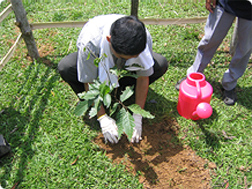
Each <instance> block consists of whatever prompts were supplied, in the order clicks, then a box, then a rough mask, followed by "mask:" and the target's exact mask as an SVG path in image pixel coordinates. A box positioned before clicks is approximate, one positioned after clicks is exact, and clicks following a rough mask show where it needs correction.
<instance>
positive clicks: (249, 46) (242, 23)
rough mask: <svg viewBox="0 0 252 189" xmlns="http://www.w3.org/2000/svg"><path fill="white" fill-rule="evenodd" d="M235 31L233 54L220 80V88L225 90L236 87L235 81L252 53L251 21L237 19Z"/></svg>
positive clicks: (243, 70)
mask: <svg viewBox="0 0 252 189" xmlns="http://www.w3.org/2000/svg"><path fill="white" fill-rule="evenodd" d="M237 29H238V30H237V35H238V40H237V46H236V49H235V54H234V56H233V58H232V60H231V62H230V64H229V68H228V70H227V71H226V72H225V73H224V75H223V78H222V86H223V88H224V89H225V90H232V89H234V88H235V87H236V85H237V80H238V78H240V77H241V76H242V75H243V74H244V72H245V70H246V68H247V64H248V61H249V58H250V55H251V53H252V21H249V20H245V19H241V18H238V28H237Z"/></svg>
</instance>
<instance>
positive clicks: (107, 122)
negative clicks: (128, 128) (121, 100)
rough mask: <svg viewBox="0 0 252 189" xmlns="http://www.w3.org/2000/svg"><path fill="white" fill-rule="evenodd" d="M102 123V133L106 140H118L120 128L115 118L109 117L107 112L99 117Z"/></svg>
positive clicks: (114, 141)
mask: <svg viewBox="0 0 252 189" xmlns="http://www.w3.org/2000/svg"><path fill="white" fill-rule="evenodd" d="M97 120H98V121H99V123H100V127H101V130H102V134H103V136H104V138H105V142H107V141H109V142H111V143H117V142H118V131H117V130H118V128H117V125H116V122H115V120H114V119H112V118H111V117H109V116H108V115H107V114H104V115H102V116H100V117H99V118H98V119H97Z"/></svg>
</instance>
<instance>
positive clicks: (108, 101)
mask: <svg viewBox="0 0 252 189" xmlns="http://www.w3.org/2000/svg"><path fill="white" fill-rule="evenodd" d="M103 103H104V105H105V106H106V108H108V107H109V106H110V104H111V96H110V94H106V95H105V96H104V97H103Z"/></svg>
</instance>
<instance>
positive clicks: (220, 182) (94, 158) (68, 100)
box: [0, 1, 252, 188]
mask: <svg viewBox="0 0 252 189" xmlns="http://www.w3.org/2000/svg"><path fill="white" fill-rule="evenodd" d="M50 2H51V1H50ZM50 2H47V3H45V2H44V3H41V2H40V3H29V2H28V1H27V2H26V1H24V7H25V8H26V11H27V17H28V19H29V21H30V22H56V21H82V20H87V19H88V18H91V17H93V16H96V15H99V14H107V13H121V14H130V1H106V2H105V1H102V3H94V2H88V3H78V2H76V1H72V2H68V3H59V2H54V3H50ZM7 4H8V3H7V2H3V3H2V4H0V11H2V10H3V9H4V8H5V7H6V6H7ZM139 6H140V7H139V18H184V17H199V16H207V14H208V13H207V11H206V10H205V8H204V1H200V2H199V3H193V2H191V1H190V3H185V2H184V3H183V1H182V2H176V3H168V2H167V3H164V2H162V1H155V2H152V3H150V2H149V1H148V2H147V1H146V2H140V4H139ZM14 21H15V16H14V13H12V14H10V15H9V16H8V17H7V19H6V20H4V21H3V22H2V23H1V24H0V29H1V30H0V34H1V36H2V38H3V39H2V40H1V46H0V58H1V59H2V57H3V56H4V55H5V54H6V53H7V52H8V50H9V48H10V47H11V45H12V44H13V41H14V40H15V39H16V36H17V31H19V30H18V28H16V27H15V26H14ZM146 27H147V28H148V29H149V31H150V33H151V34H152V36H153V49H154V51H155V52H157V53H161V54H163V55H164V56H165V57H166V58H167V59H168V61H169V62H170V65H169V69H168V71H167V73H166V74H165V75H164V77H163V79H159V80H158V81H157V82H156V83H154V84H152V85H151V86H150V91H149V95H148V99H147V101H150V100H153V99H154V100H156V101H157V104H151V103H147V104H146V110H148V111H150V112H152V113H155V115H156V119H155V120H154V122H159V121H161V120H162V118H163V117H164V116H167V117H174V118H176V119H177V121H178V123H179V125H180V126H181V129H180V134H179V137H180V138H182V137H183V136H184V135H186V137H185V139H184V140H183V141H182V140H181V142H183V143H185V144H188V145H189V146H190V147H192V148H193V149H194V150H195V151H196V152H197V154H198V155H200V156H201V157H203V158H206V159H208V160H209V161H212V162H215V163H216V165H217V169H216V171H215V174H213V175H212V187H213V188H225V184H224V183H225V182H226V181H228V182H229V186H230V188H244V187H245V185H244V179H245V178H246V180H247V184H248V185H251V184H252V174H251V169H252V164H251V162H252V150H251V149H252V142H251V136H252V129H251V123H252V116H251V115H252V101H251V98H250V97H251V96H252V86H251V79H252V71H251V69H247V70H246V72H245V74H244V76H243V77H242V78H241V79H240V80H239V81H238V86H237V89H238V103H237V104H236V105H235V106H232V107H228V106H225V105H224V103H223V102H222V99H221V85H220V83H219V81H220V80H221V78H222V75H223V73H224V72H225V70H226V69H227V68H228V64H227V63H226V62H228V61H230V59H231V57H230V55H229V54H228V53H227V52H225V51H223V45H222V46H221V48H220V50H218V52H217V53H216V55H215V57H214V58H213V59H212V64H211V65H210V66H209V67H208V68H207V69H206V70H205V75H206V78H207V81H208V82H209V83H211V84H212V86H213V89H214V93H213V97H212V101H211V105H212V107H213V115H212V116H211V117H210V118H209V119H206V120H200V121H192V120H186V119H184V118H183V117H181V116H179V114H178V113H177V111H176V106H177V99H178V91H176V90H175V88H174V85H175V83H176V82H177V81H178V80H179V79H180V78H181V77H183V76H184V75H185V74H186V70H187V68H188V67H189V66H190V65H191V64H192V63H193V61H194V56H195V53H196V49H197V45H198V43H199V40H200V39H199V36H202V34H203V32H204V24H190V25H180V26H176V25H170V26H153V25H147V26H146ZM80 30H81V28H64V29H62V28H57V29H43V30H36V31H34V32H33V34H34V37H35V39H36V42H37V46H38V48H39V49H41V48H42V47H43V46H46V48H45V50H44V51H45V52H47V55H46V56H45V57H44V58H43V59H42V60H40V61H35V62H30V61H29V60H27V59H26V53H27V50H26V48H25V45H24V43H23V42H22V43H21V44H20V45H19V46H18V49H17V50H16V51H15V54H14V56H13V57H12V59H11V60H10V61H9V62H8V64H7V65H6V66H5V67H4V68H3V70H2V71H1V72H0V102H1V103H0V111H1V110H4V112H3V113H1V115H0V133H1V134H3V135H4V137H5V138H6V139H7V141H8V142H9V143H10V145H11V147H12V152H11V155H9V156H6V157H4V158H1V159H0V165H1V168H0V184H1V186H3V187H4V188H11V187H12V186H14V185H15V184H18V187H17V188H142V185H141V184H139V182H138V179H137V176H133V175H131V174H129V173H127V172H126V171H125V170H124V167H123V165H113V164H112V162H111V160H110V159H108V158H107V157H106V156H105V154H104V153H103V152H102V151H100V149H99V148H98V147H97V146H96V145H95V144H94V143H93V142H92V139H93V138H94V137H95V136H97V133H98V132H100V130H99V128H98V127H97V125H95V126H93V125H90V124H85V123H84V121H83V119H82V118H79V117H76V116H74V115H73V109H74V107H75V105H76V103H77V98H76V96H75V95H74V93H73V92H72V91H71V89H70V87H69V86H68V85H67V84H66V83H64V82H62V79H61V78H60V76H59V74H58V73H57V70H56V67H57V64H58V62H59V61H60V59H62V58H63V57H64V56H66V55H67V54H69V53H71V52H74V51H76V46H75V44H76V39H77V37H78V34H79V32H80ZM231 34H232V30H231V31H230V32H229V34H228V36H227V38H226V39H225V40H226V41H227V44H229V40H230V36H231ZM249 66H251V60H250V63H249ZM224 132H225V133H226V134H227V135H228V136H231V138H232V139H228V138H227V137H226V136H225V135H224ZM76 159H77V161H76V163H75V164H74V165H72V163H73V162H74V161H75V160H76ZM241 166H244V167H245V169H244V170H240V169H239V168H240V167H241Z"/></svg>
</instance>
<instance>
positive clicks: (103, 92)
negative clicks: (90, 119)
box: [99, 81, 110, 98]
mask: <svg viewBox="0 0 252 189" xmlns="http://www.w3.org/2000/svg"><path fill="white" fill-rule="evenodd" d="M99 91H100V95H101V96H102V97H103V98H104V97H105V96H106V95H107V94H108V93H109V92H110V87H109V86H108V85H107V84H106V81H104V82H103V83H102V84H100V86H99Z"/></svg>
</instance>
